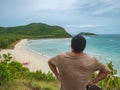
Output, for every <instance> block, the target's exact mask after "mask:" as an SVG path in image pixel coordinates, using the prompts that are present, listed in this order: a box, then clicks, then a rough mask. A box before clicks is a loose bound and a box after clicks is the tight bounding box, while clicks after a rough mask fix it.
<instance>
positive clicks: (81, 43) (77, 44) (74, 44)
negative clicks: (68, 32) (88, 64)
mask: <svg viewBox="0 0 120 90" xmlns="http://www.w3.org/2000/svg"><path fill="white" fill-rule="evenodd" d="M85 47H86V39H85V38H84V37H83V36H81V35H76V36H74V37H73V38H72V40H71V48H72V49H73V51H74V52H76V53H79V52H83V50H84V49H85Z"/></svg>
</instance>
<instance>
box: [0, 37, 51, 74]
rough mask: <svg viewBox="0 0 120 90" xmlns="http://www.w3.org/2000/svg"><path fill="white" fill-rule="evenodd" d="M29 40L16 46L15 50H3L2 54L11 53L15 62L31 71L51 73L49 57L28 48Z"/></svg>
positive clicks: (24, 40)
mask: <svg viewBox="0 0 120 90" xmlns="http://www.w3.org/2000/svg"><path fill="white" fill-rule="evenodd" d="M27 43H28V39H22V40H20V42H18V43H17V44H16V45H15V48H14V49H2V50H1V54H7V53H11V54H12V57H13V59H14V60H16V61H18V62H20V63H22V64H23V66H25V67H28V68H29V69H30V71H33V72H34V71H37V70H41V71H42V72H45V73H47V72H48V71H50V69H49V66H48V63H47V62H48V60H49V58H48V57H45V56H43V55H41V54H38V53H35V52H33V51H32V50H30V49H29V48H28V47H27Z"/></svg>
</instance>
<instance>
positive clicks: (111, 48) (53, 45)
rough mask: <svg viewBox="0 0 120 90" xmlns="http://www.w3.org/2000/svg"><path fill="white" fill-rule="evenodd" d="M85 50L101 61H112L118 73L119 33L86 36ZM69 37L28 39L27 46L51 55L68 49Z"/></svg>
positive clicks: (119, 69) (119, 72)
mask: <svg viewBox="0 0 120 90" xmlns="http://www.w3.org/2000/svg"><path fill="white" fill-rule="evenodd" d="M86 39H87V47H86V49H85V52H86V53H88V54H91V55H94V56H96V57H97V58H98V59H100V60H101V61H102V62H103V63H108V62H110V61H112V62H113V64H114V67H115V68H116V69H117V70H118V74H119V75H120V65H119V63H120V35H99V36H87V37H86ZM70 41H71V38H64V39H39V40H30V41H29V42H28V47H29V48H30V49H32V50H33V51H36V52H38V53H41V54H42V55H46V56H48V57H52V56H54V55H56V54H58V53H60V52H63V51H70V50H71V48H70Z"/></svg>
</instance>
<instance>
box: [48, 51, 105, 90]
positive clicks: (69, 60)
mask: <svg viewBox="0 0 120 90" xmlns="http://www.w3.org/2000/svg"><path fill="white" fill-rule="evenodd" d="M50 61H51V62H52V64H54V65H55V66H56V67H57V68H58V71H59V74H60V76H59V77H60V79H61V90H85V88H86V86H87V84H88V81H89V79H90V77H91V75H92V73H93V72H94V71H97V70H101V69H103V68H104V67H105V65H104V64H102V63H101V62H100V61H99V60H97V59H96V58H95V57H93V56H91V55H88V54H83V55H79V56H74V55H72V54H71V53H70V52H65V53H61V54H59V55H57V56H55V57H53V58H51V59H50Z"/></svg>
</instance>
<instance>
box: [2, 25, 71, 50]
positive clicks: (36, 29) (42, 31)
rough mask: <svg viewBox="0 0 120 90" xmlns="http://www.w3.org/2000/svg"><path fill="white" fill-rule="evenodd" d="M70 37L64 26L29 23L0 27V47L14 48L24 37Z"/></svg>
mask: <svg viewBox="0 0 120 90" xmlns="http://www.w3.org/2000/svg"><path fill="white" fill-rule="evenodd" d="M67 37H71V35H70V34H69V33H67V32H66V31H65V29H64V28H62V27H60V26H50V25H47V24H43V23H31V24H28V25H23V26H16V27H0V48H14V45H15V44H16V43H17V42H18V41H19V40H20V39H24V38H32V39H35V38H67Z"/></svg>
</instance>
